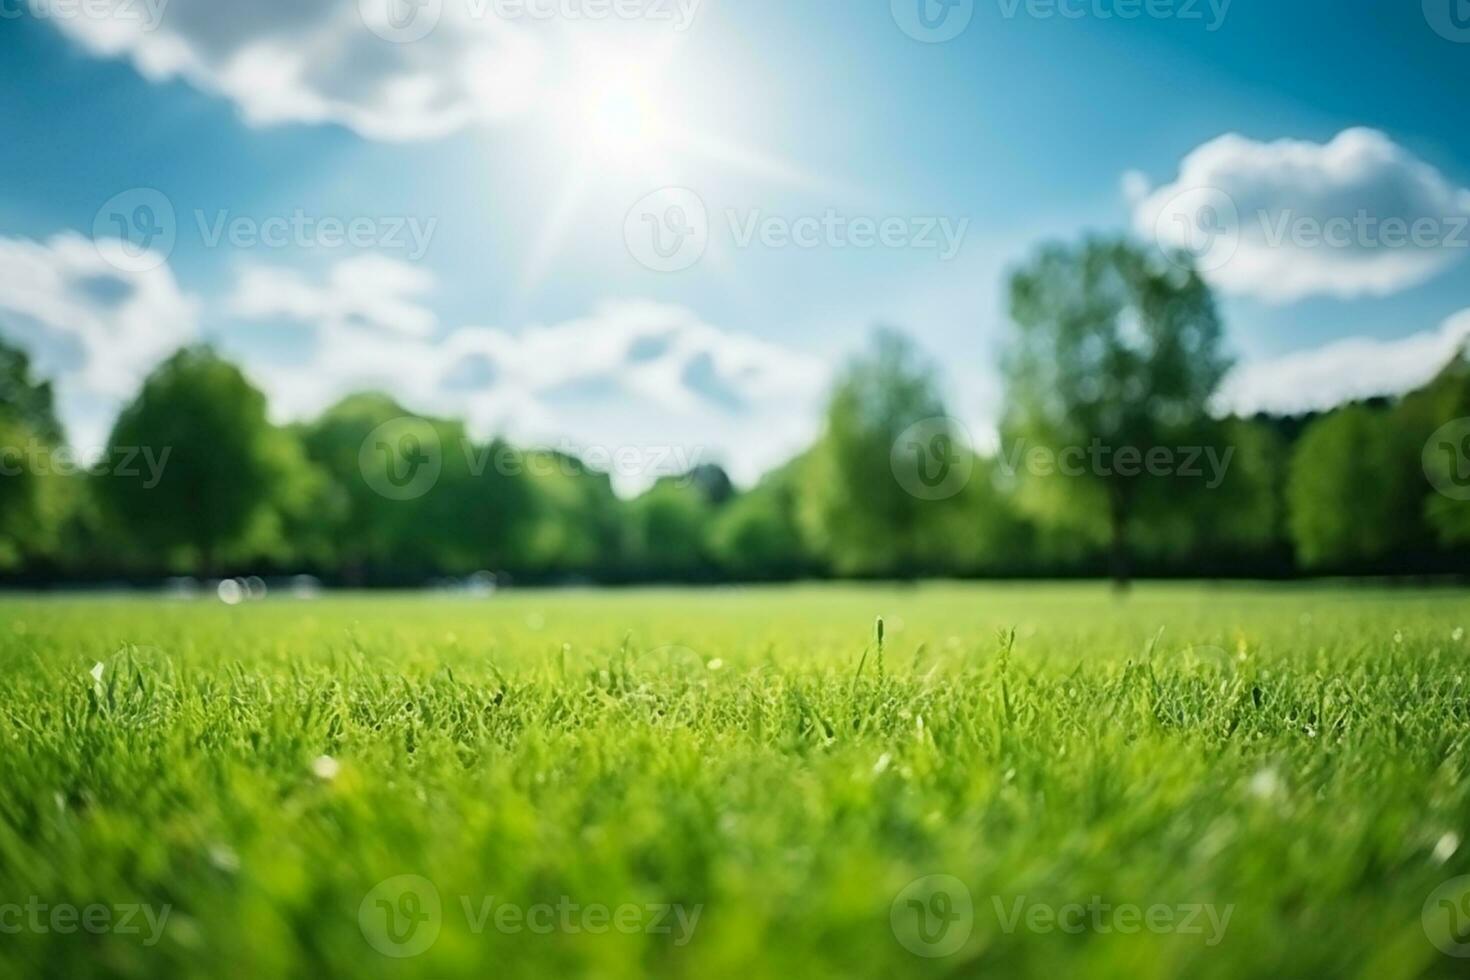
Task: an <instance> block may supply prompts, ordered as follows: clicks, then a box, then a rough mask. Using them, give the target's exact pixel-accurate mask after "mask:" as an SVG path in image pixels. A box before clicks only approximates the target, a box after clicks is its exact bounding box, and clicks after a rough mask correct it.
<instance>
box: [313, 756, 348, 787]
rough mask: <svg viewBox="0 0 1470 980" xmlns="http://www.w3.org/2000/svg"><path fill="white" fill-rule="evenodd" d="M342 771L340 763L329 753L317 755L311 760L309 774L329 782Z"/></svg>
mask: <svg viewBox="0 0 1470 980" xmlns="http://www.w3.org/2000/svg"><path fill="white" fill-rule="evenodd" d="M341 771H342V764H341V763H340V762H338V761H337V760H336V759H334V758H332V757H331V756H329V755H319V756H317V757H316V758H315V759H312V760H311V774H312V775H313V776H315V777H316V778H317V779H322V780H326V781H327V782H331V781H332V780H333V779H336V778H337V773H339V772H341Z"/></svg>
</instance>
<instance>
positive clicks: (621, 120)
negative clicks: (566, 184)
mask: <svg viewBox="0 0 1470 980" xmlns="http://www.w3.org/2000/svg"><path fill="white" fill-rule="evenodd" d="M557 102H558V106H557V110H558V111H557V112H556V113H555V121H554V123H553V126H554V129H555V137H556V140H557V142H558V143H559V144H560V145H561V146H562V147H563V149H565V150H570V151H572V152H573V153H575V154H577V156H578V157H584V156H585V157H591V159H590V160H587V162H588V163H590V164H591V165H592V166H594V167H597V168H609V169H613V170H618V171H642V170H646V169H649V168H652V167H655V166H657V165H658V164H659V163H661V162H667V159H668V156H669V154H671V153H672V152H674V150H675V146H674V143H675V133H674V130H673V120H672V119H671V117H670V115H669V109H668V105H667V103H666V102H665V101H664V100H663V99H661V98H660V97H659V79H658V78H657V77H656V74H655V72H654V71H653V70H652V69H650V68H648V67H645V66H644V65H642V64H639V63H635V62H632V61H626V60H612V59H602V58H599V59H596V60H595V61H591V62H589V63H587V64H585V65H583V66H582V68H581V70H579V71H578V72H577V73H576V74H574V75H573V76H572V77H571V78H570V79H569V80H568V81H567V83H566V84H565V85H564V86H563V87H562V90H561V91H560V92H559V93H558V98H557Z"/></svg>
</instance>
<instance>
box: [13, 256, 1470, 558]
mask: <svg viewBox="0 0 1470 980" xmlns="http://www.w3.org/2000/svg"><path fill="white" fill-rule="evenodd" d="M1009 297H1010V316H1011V321H1012V326H1013V336H1012V338H1011V343H1010V345H1009V348H1008V351H1007V354H1006V356H1005V358H1004V361H1003V364H1002V378H1003V383H1004V386H1005V398H1004V406H1005V407H1004V411H1003V415H1002V418H1001V422H1000V426H999V444H998V445H989V446H976V445H975V444H974V442H973V440H972V439H970V438H969V435H968V433H966V432H965V431H964V427H963V426H962V425H961V424H960V423H958V422H956V421H955V420H954V419H952V418H950V416H949V413H948V410H947V408H946V406H945V404H944V400H943V397H942V395H941V386H940V384H939V382H938V379H937V375H936V370H935V368H934V365H933V364H932V363H931V362H930V361H929V360H928V359H927V358H926V357H925V355H924V354H923V353H922V352H921V351H920V350H919V349H918V348H917V347H916V346H915V345H914V344H913V343H912V341H910V340H909V339H908V338H906V337H905V336H904V335H902V334H900V333H898V332H895V331H891V330H880V331H878V332H877V333H875V335H874V337H873V339H872V341H871V343H870V344H869V346H868V347H867V348H866V349H865V350H864V351H862V352H861V353H860V354H858V355H857V356H855V357H854V358H853V359H852V360H851V361H850V362H849V363H848V364H847V365H845V366H844V368H843V369H842V370H841V371H840V372H839V375H838V377H837V379H836V381H835V384H834V386H833V388H832V391H831V392H830V395H829V398H828V402H827V405H826V410H825V416H824V425H823V427H822V431H821V434H820V436H819V437H818V438H817V440H816V442H815V443H814V444H813V445H812V446H810V447H809V448H808V449H807V450H806V451H805V452H802V453H801V454H800V455H798V456H797V457H795V458H793V459H791V460H790V461H788V462H787V463H786V464H785V465H783V466H780V467H779V468H777V469H775V470H774V471H772V472H769V473H767V474H766V475H765V476H764V477H763V478H762V479H761V480H760V481H759V482H758V483H757V484H756V485H754V486H752V487H750V488H747V489H739V488H736V487H735V486H734V485H732V483H731V481H730V479H729V478H728V477H727V476H726V474H725V473H724V471H723V470H721V469H720V467H718V466H717V465H712V464H701V465H698V466H694V467H692V468H691V469H689V470H688V471H687V472H684V473H680V474H677V475H672V476H667V477H664V478H661V479H659V480H658V481H657V482H656V483H654V485H653V486H652V487H650V488H649V489H647V490H646V491H645V492H643V493H641V494H639V495H638V496H636V497H634V498H632V499H622V498H620V497H619V496H618V495H617V494H616V493H615V492H614V490H613V485H612V481H611V480H610V478H609V476H608V474H607V473H606V472H603V471H601V470H599V469H598V468H597V467H595V466H592V465H589V464H588V462H587V461H586V460H583V459H580V458H578V457H577V456H576V455H573V454H570V453H567V452H563V451H558V450H555V449H550V448H536V447H518V446H513V445H510V444H508V443H506V442H504V441H502V440H498V439H489V440H478V441H477V440H475V439H474V438H472V437H471V436H470V434H469V433H468V432H467V431H466V429H465V426H464V424H463V423H462V422H460V421H457V420H454V419H447V418H436V417H430V416H425V415H420V414H417V413H415V412H413V411H412V410H411V407H408V406H404V405H400V404H398V403H397V402H396V401H394V399H393V398H392V397H391V396H390V395H388V394H384V393H362V394H356V395H352V396H350V397H348V398H345V399H344V400H342V401H341V402H339V403H337V404H336V405H334V406H332V407H331V408H329V409H328V410H327V411H325V412H324V413H323V414H322V415H321V416H320V417H318V418H316V419H313V420H311V421H307V422H301V423H298V424H292V425H287V426H277V425H273V424H272V423H271V422H270V421H269V418H268V415H267V411H266V399H265V397H264V395H263V394H262V393H261V392H260V391H259V390H257V389H256V388H255V387H253V386H252V385H251V383H250V382H249V380H248V379H247V378H246V376H245V375H244V374H243V373H242V372H241V371H240V370H239V369H238V368H237V367H236V366H235V365H233V364H231V363H230V362H229V361H228V360H226V359H225V358H223V357H221V356H220V355H219V354H218V353H217V352H215V351H214V350H213V349H211V348H210V347H208V346H191V347H187V348H184V349H181V350H179V351H178V352H177V353H176V354H174V355H173V356H172V357H170V358H169V359H168V360H166V361H164V362H163V363H162V364H160V365H159V366H158V367H157V368H156V369H155V370H154V371H153V372H152V373H151V374H150V376H149V377H148V378H147V379H146V380H145V381H144V383H143V385H142V388H141V390H140V391H139V392H138V394H137V396H136V398H134V399H133V401H132V402H131V403H130V404H128V405H127V406H126V407H125V408H124V409H123V410H122V412H121V413H120V415H119V416H118V418H117V420H116V422H115V423H114V425H113V427H112V430H111V434H110V437H109V439H108V446H107V449H106V452H105V453H104V456H103V458H102V461H101V462H100V463H99V464H98V465H95V466H93V467H90V468H87V469H82V468H79V467H76V466H57V465H46V462H47V460H52V461H53V462H54V460H55V459H56V458H58V455H57V454H60V453H63V452H64V447H65V437H64V433H63V431H62V427H61V425H60V424H59V422H58V420H57V417H56V415H55V411H54V405H53V393H52V388H51V385H50V383H49V382H48V381H46V380H44V379H39V378H37V377H35V376H34V372H33V371H32V368H31V366H30V363H29V360H28V358H27V357H26V355H25V353H24V352H23V351H21V350H20V349H18V348H15V347H12V346H9V345H6V344H4V343H3V342H0V576H4V577H5V578H6V579H8V580H10V581H12V582H26V583H43V582H49V581H78V580H93V581H95V580H99V579H119V578H122V579H132V580H148V579H156V578H157V577H160V576H165V575H176V574H193V575H201V576H214V575H223V574H243V573H245V572H255V573H262V574H271V573H282V574H284V573H311V574H315V575H317V576H319V577H321V578H323V579H325V580H328V581H331V582H337V583H344V584H413V583H421V582H424V581H428V580H431V579H433V578H435V577H443V576H462V575H468V574H471V573H475V572H477V571H480V570H491V571H494V572H496V573H500V574H506V575H508V576H510V577H511V578H512V579H518V580H522V581H578V580H581V581H599V582H624V581H719V580H741V581H746V580H783V579H791V578H800V577H823V576H838V577H917V576H1072V575H1101V574H1110V575H1111V576H1113V577H1114V578H1115V579H1117V580H1119V581H1126V580H1127V579H1128V578H1129V577H1130V576H1131V575H1134V574H1151V575H1242V576H1272V577H1283V576H1290V575H1295V574H1302V573H1373V574H1406V573H1412V574H1421V573H1454V574H1461V573H1464V572H1465V571H1466V570H1467V562H1466V554H1467V551H1466V545H1467V544H1470V499H1467V498H1470V421H1466V420H1467V419H1470V363H1467V361H1466V359H1465V357H1464V355H1463V352H1462V354H1461V355H1460V356H1457V357H1455V358H1454V359H1452V360H1451V361H1450V362H1449V363H1447V364H1446V365H1445V366H1444V368H1443V370H1441V371H1440V372H1439V373H1438V375H1437V376H1435V378H1434V379H1433V380H1432V381H1431V382H1429V383H1428V384H1427V385H1425V386H1424V387H1423V388H1421V389H1419V390H1416V391H1413V392H1410V393H1408V394H1405V395H1403V396H1400V397H1396V398H1391V399H1390V398H1382V399H1374V400H1371V401H1366V402H1359V403H1353V404H1347V405H1343V406H1341V407H1339V408H1336V409H1333V410H1332V411H1328V412H1323V413H1318V414H1312V415H1304V416H1296V417H1282V416H1268V415H1257V416H1255V417H1251V418H1240V417H1226V418H1220V417H1216V416H1214V415H1212V414H1211V413H1210V411H1209V401H1210V398H1211V396H1212V395H1213V394H1214V392H1215V391H1216V390H1217V388H1218V386H1219V384H1220V381H1221V379H1222V378H1223V377H1224V375H1225V373H1226V371H1227V370H1228V369H1229V367H1230V364H1229V362H1228V360H1227V358H1226V357H1225V356H1224V355H1223V354H1222V352H1221V335H1222V328H1221V324H1220V320H1219V316H1218V314H1217V311H1216V307H1215V303H1214V299H1213V297H1212V296H1211V294H1210V291H1209V288H1208V287H1207V285H1206V284H1205V283H1204V281H1203V280H1202V279H1201V278H1200V276H1199V275H1198V274H1197V273H1196V272H1195V271H1194V270H1193V269H1192V268H1191V266H1190V264H1189V262H1188V261H1187V257H1185V256H1170V257H1165V256H1160V255H1158V254H1155V253H1151V252H1148V251H1145V250H1143V249H1140V248H1138V247H1136V246H1135V245H1133V244H1131V243H1129V242H1127V241H1125V240H1112V239H1088V240H1085V241H1082V242H1079V243H1073V244H1055V245H1048V246H1045V247H1043V248H1041V249H1040V250H1038V251H1037V252H1036V253H1035V255H1033V256H1032V257H1031V258H1030V259H1029V260H1028V261H1027V262H1026V263H1025V264H1023V265H1022V266H1021V267H1020V268H1018V269H1017V270H1016V271H1015V272H1014V273H1013V274H1012V276H1011V279H1010V282H1009ZM448 447H455V451H450V450H449V448H448ZM459 448H462V449H463V451H457V450H458V449H459Z"/></svg>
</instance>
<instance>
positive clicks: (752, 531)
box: [709, 459, 816, 578]
mask: <svg viewBox="0 0 1470 980" xmlns="http://www.w3.org/2000/svg"><path fill="white" fill-rule="evenodd" d="M803 463H804V460H801V459H797V460H795V461H793V462H791V463H788V464H787V465H786V466H783V467H781V468H780V469H777V470H773V471H772V472H770V473H767V474H766V475H765V476H764V477H763V478H762V479H761V481H760V482H759V483H757V484H756V485H755V486H754V487H753V488H751V489H750V490H749V491H748V492H746V493H743V494H739V495H737V496H735V497H733V498H732V499H731V500H730V501H729V502H728V503H727V504H726V505H725V506H724V507H723V508H721V510H720V512H719V513H718V514H717V515H716V516H715V519H714V523H713V524H712V525H711V527H710V535H709V543H710V551H711V553H712V554H713V556H714V558H715V560H716V562H717V563H718V564H719V566H720V567H721V568H723V569H724V570H725V571H727V572H729V573H730V574H733V575H737V576H740V577H743V578H770V577H786V576H791V575H796V574H800V573H803V572H807V571H810V570H812V569H813V568H814V566H815V564H816V563H815V560H814V558H813V556H812V554H811V553H810V551H809V549H808V548H807V547H806V544H805V542H804V540H803V538H802V533H801V527H800V524H799V522H798V519H797V500H798V494H799V490H800V487H799V484H798V475H799V474H800V472H801V468H802V465H803Z"/></svg>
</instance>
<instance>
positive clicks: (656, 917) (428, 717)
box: [0, 585, 1470, 978]
mask: <svg viewBox="0 0 1470 980" xmlns="http://www.w3.org/2000/svg"><path fill="white" fill-rule="evenodd" d="M1467 600H1470V596H1467V594H1466V593H1464V592H1461V591H1451V590H1437V591H1410V590H1368V589H1349V588H1342V589H1332V588H1324V587H1312V588H1306V587H1294V586H1279V587H1269V588H1268V587H1218V588H1206V587H1200V586H1187V587H1186V586H1168V587H1163V586H1144V587H1141V588H1138V589H1137V590H1135V591H1134V592H1133V594H1132V595H1130V596H1128V597H1127V598H1126V599H1121V600H1120V599H1118V598H1116V597H1114V596H1113V595H1112V594H1111V593H1110V592H1109V591H1108V590H1107V589H1106V588H1105V587H1103V586H1098V585H1043V586H959V585H932V586H921V587H916V588H898V587H877V586H874V587H801V588H772V589H728V590H712V591H633V592H594V591H568V592H531V591H527V592H504V593H502V594H500V595H497V596H494V597H492V598H488V599H469V598H463V597H458V598H456V597H446V596H408V595H391V596H387V595H350V596H329V597H325V598H321V599H317V600H311V601H303V600H294V599H290V598H285V597H282V598H276V597H272V598H269V599H267V600H264V601H259V602H252V603H246V604H242V605H239V606H233V607H230V606H225V605H223V604H221V603H218V602H215V601H212V600H210V601H204V600H195V601H179V600H174V601H170V600H164V599H158V598H76V599H72V598H66V599H60V598H26V597H10V598H5V599H0V976H6V977H10V976H27V975H38V976H39V975H46V976H56V977H73V978H77V977H87V976H136V977H172V976H201V977H203V976H231V977H256V976H260V977H265V976H310V977H328V976H404V977H436V978H445V977H461V976H462V977H477V978H478V977H552V976H595V977H620V976H627V977H640V976H650V975H655V976H674V977H700V978H705V977H714V978H718V977H765V976H770V977H859V976H872V977H891V976H991V977H1002V976H1004V977H1012V976H1034V977H1059V976H1082V975H1093V976H1128V977H1200V976H1205V977H1211V976H1242V975H1256V976H1259V975H1271V976H1362V977H1374V978H1385V977H1411V976H1423V975H1431V976H1435V975H1446V976H1449V975H1464V973H1465V972H1466V969H1467V967H1470V960H1466V959H1458V958H1455V957H1452V956H1450V955H1447V954H1446V953H1444V952H1442V951H1441V949H1440V948H1438V947H1437V946H1436V945H1435V944H1434V942H1432V941H1431V939H1432V938H1434V936H1433V935H1432V934H1434V933H1435V931H1436V929H1439V930H1440V934H1439V935H1438V940H1439V943H1440V945H1441V946H1451V944H1452V943H1453V941H1454V940H1455V939H1456V938H1461V937H1455V936H1452V935H1449V933H1447V932H1445V930H1452V929H1464V930H1465V935H1464V936H1463V937H1462V938H1465V939H1467V940H1470V902H1463V903H1462V902H1461V901H1460V895H1461V892H1460V890H1459V886H1458V885H1453V884H1452V885H1449V886H1444V883H1446V882H1450V881H1452V879H1455V878H1456V877H1457V876H1460V875H1464V874H1467V873H1470V843H1465V842H1463V841H1462V838H1470V778H1467V771H1466V766H1467V736H1470V684H1467V680H1466V678H1467V675H1470V639H1467V638H1466V634H1465V629H1466V628H1467V627H1470V601H1467ZM879 616H882V617H883V619H884V622H885V634H886V635H885V639H884V644H883V647H882V649H881V651H880V649H879V647H878V645H877V644H876V642H875V637H874V621H875V619H876V618H877V617H879ZM1012 631H1014V634H1013V635H1012ZM99 663H100V664H101V670H100V680H98V679H97V676H96V675H95V674H94V666H95V665H96V664H99ZM931 875H944V876H951V877H950V878H928V879H927V881H921V882H920V883H919V884H917V885H914V884H912V883H913V882H915V881H916V879H924V878H926V876H931ZM402 876H416V877H409V878H405V877H402ZM385 881H386V882H387V884H386V885H385V884H382V883H384V882H385ZM956 883H958V885H959V886H960V887H959V888H957V887H956ZM1441 886H1444V887H1441ZM1437 889H1438V891H1437ZM133 905H139V906H142V908H140V909H137V910H135V911H134V912H133V913H132V916H131V922H130V923H129V924H130V925H131V926H133V927H134V931H128V930H126V929H123V928H122V922H121V919H122V918H123V917H124V916H125V915H128V913H127V908H128V907H130V906H133ZM43 906H44V908H43ZM58 906H61V907H68V908H70V907H74V910H75V916H76V918H75V919H70V918H69V916H70V915H72V913H67V912H62V913H61V914H60V917H59V918H57V917H55V915H54V912H55V910H56V908H57V907H58ZM92 906H103V907H105V908H106V910H107V917H106V921H105V922H104V919H103V913H102V912H98V911H94V912H92V913H88V912H87V911H86V910H87V909H88V908H89V907H92ZM599 909H601V910H602V911H601V912H599V911H598V910H599ZM1127 909H1133V910H1134V911H1133V912H1128V911H1126V910H1127ZM1151 909H1152V910H1153V911H1152V912H1150V910H1151ZM1159 909H1164V910H1166V912H1167V914H1166V912H1165V911H1159ZM1038 910H1039V911H1038ZM1048 910H1050V912H1048ZM1191 910H1193V912H1191ZM88 914H91V915H93V916H94V918H93V919H92V920H91V926H92V928H89V927H88V926H87V924H86V922H85V921H83V918H82V917H83V916H86V915H88ZM1149 915H1152V916H1153V918H1152V919H1147V918H1142V919H1140V918H1139V917H1140V916H1142V917H1147V916H1149ZM1457 916H1459V918H1458V919H1457V918H1456V917H1457ZM1186 920H1187V921H1186ZM17 923H19V925H20V928H19V929H12V927H14V926H16V925H17ZM68 923H70V924H71V925H72V927H73V928H72V929H71V930H68V929H66V926H67V925H68ZM1426 925H1427V926H1428V928H1426ZM1079 926H1080V928H1079ZM1447 936H1448V938H1446V937H1447ZM418 947H423V948H422V950H420V949H419V948H418ZM951 947H953V948H951ZM1451 948H1453V947H1452V946H1451ZM1466 951H1467V952H1470V949H1467V950H1466ZM405 952H407V953H412V954H414V955H396V954H401V953H405ZM940 953H942V954H944V955H934V954H940Z"/></svg>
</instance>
